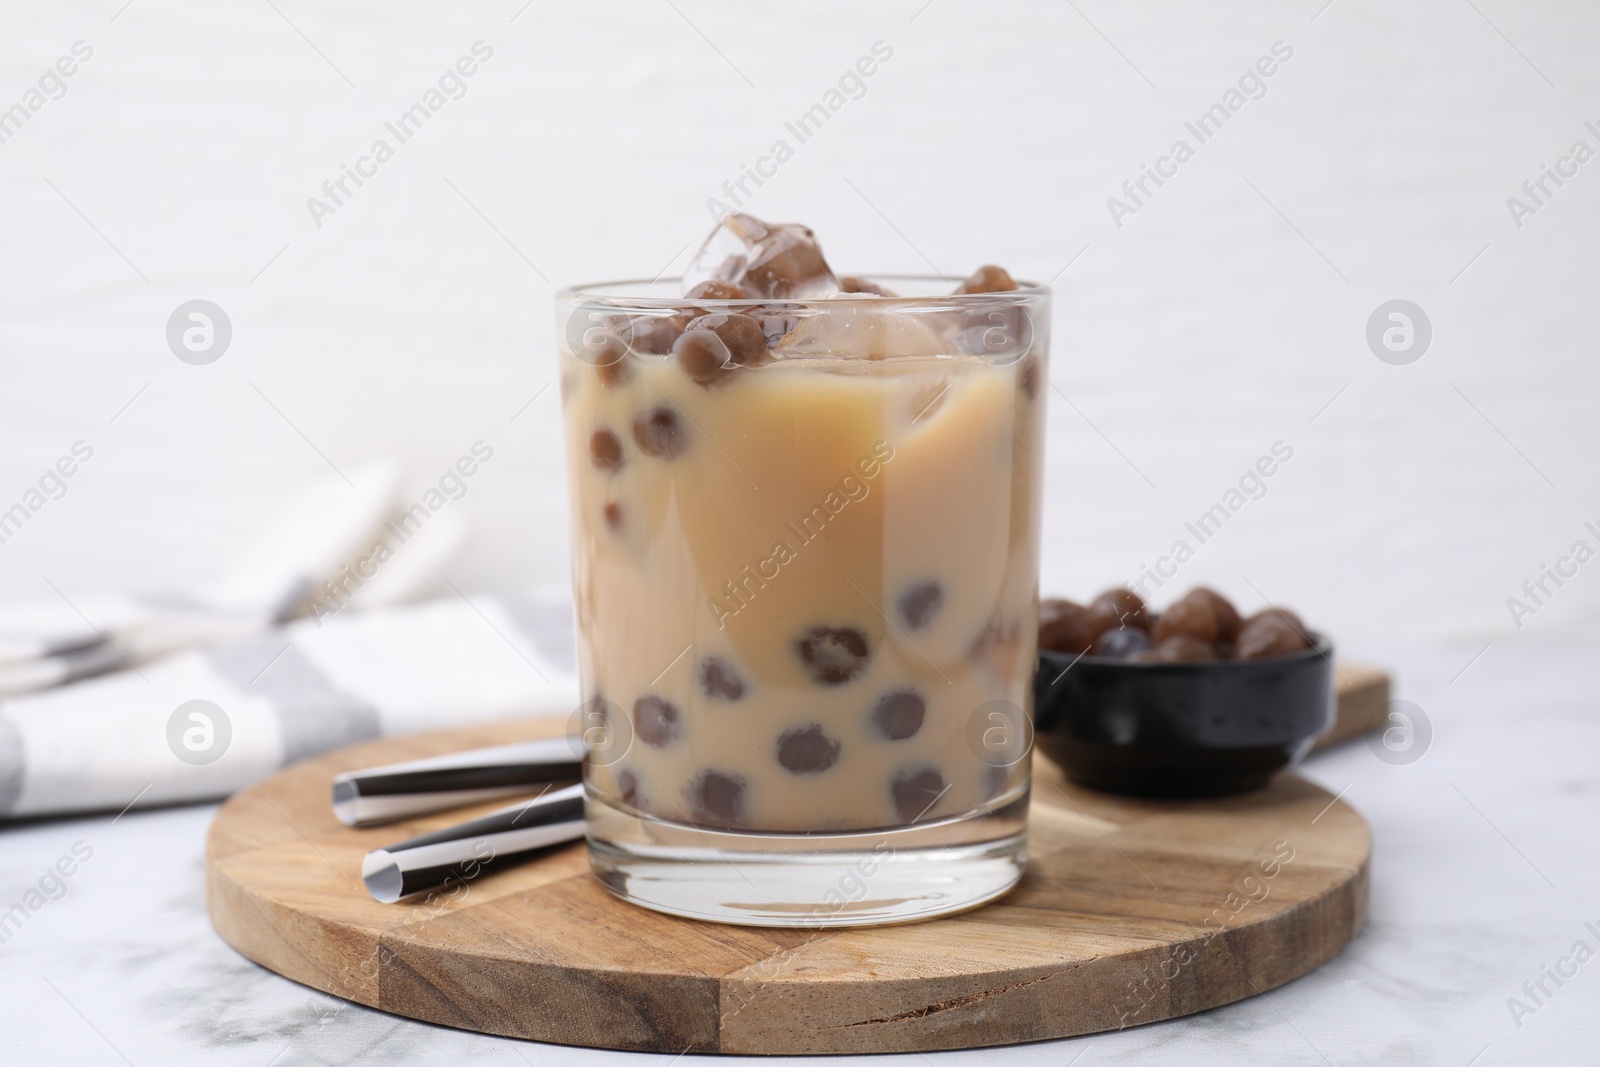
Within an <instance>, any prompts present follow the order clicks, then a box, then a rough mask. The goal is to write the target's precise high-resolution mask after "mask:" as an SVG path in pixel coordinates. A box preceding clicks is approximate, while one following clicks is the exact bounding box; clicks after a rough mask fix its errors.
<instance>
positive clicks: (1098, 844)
mask: <svg viewBox="0 0 1600 1067" xmlns="http://www.w3.org/2000/svg"><path fill="white" fill-rule="evenodd" d="M559 728H560V724H553V725H551V726H550V727H548V728H543V729H542V728H541V727H540V726H538V725H535V724H530V723H528V722H512V723H502V724H496V725H489V726H481V727H474V728H470V729H459V730H451V731H447V732H443V733H435V734H427V735H420V736H414V737H408V738H401V739H396V740H390V741H378V742H373V743H370V744H365V745H359V746H356V747H353V748H348V749H344V750H342V751H339V752H335V753H332V754H330V755H327V756H323V757H320V758H318V759H314V760H310V761H308V762H306V763H302V764H299V765H298V766H295V767H293V768H290V769H289V770H287V771H284V772H283V773H281V774H279V775H277V776H276V777H273V778H270V779H268V780H266V781H264V782H262V783H261V784H260V785H258V786H252V787H251V788H249V789H246V790H243V791H242V792H240V793H239V794H237V795H236V796H234V797H233V798H232V799H230V800H229V801H228V802H227V803H226V804H224V805H223V807H222V809H221V811H219V812H218V814H217V817H216V820H215V822H213V823H212V826H211V831H210V835H209V838H208V840H207V844H206V896H207V901H208V904H209V907H210V910H211V921H212V923H213V924H214V925H215V926H216V929H217V932H218V933H220V934H221V935H222V937H223V939H224V940H226V941H227V942H228V943H229V944H231V945H233V946H234V948H236V949H238V950H239V951H240V952H242V953H243V954H244V955H245V956H247V957H249V958H250V959H252V960H255V961H256V962H257V963H260V964H262V965H263V966H265V967H268V968H270V969H272V970H274V971H276V972H278V973H279V974H282V975H285V976H287V977H289V978H292V979H294V980H296V981H298V982H303V983H305V984H306V985H309V986H312V987H314V988H317V989H320V990H323V991H324V992H327V993H332V994H334V995H336V996H340V997H344V998H347V999H349V1000H353V1001H356V1002H357V1003H361V1004H366V1005H369V1006H371V1007H375V1008H380V1009H382V1010H384V1011H390V1012H395V1013H397V1014H400V1015H407V1016H410V1017H412V1018H416V1019H424V1020H427V1021H429V1022H434V1023H442V1024H444V1025H447V1026H456V1027H461V1028H463V1029H468V1030H478V1031H483V1032H485V1033H491V1034H502V1035H507V1036H513V1037H524V1038H533V1039H536V1040H540V1041H554V1042H560V1043H563V1044H572V1045H589V1046H596V1047H601V1048H617V1049H640V1050H652V1051H658V1052H669V1053H674V1054H676V1053H681V1052H684V1051H685V1050H692V1051H694V1052H724V1053H754V1054H772V1053H790V1054H793V1053H847V1052H906V1051H914V1050H932V1049H953V1048H975V1047H979V1046H984V1045H1002V1044H1010V1043H1013V1042H1021V1041H1037V1040H1041V1039H1045V1038H1054V1037H1067V1036H1071V1035H1074V1034H1086V1033H1093V1032H1095V1031H1100V1030H1110V1029H1117V1028H1119V1027H1121V1026H1132V1025H1138V1024H1140V1023H1147V1022H1153V1021H1156V1020H1159V1019H1169V1018H1172V1017H1174V1016H1179V1015H1187V1014H1190V1013H1192V1012H1197V1011H1203V1010H1205V1009H1207V1008H1212V1007H1216V1006H1217V1005H1219V1004H1227V1003H1230V1002H1232V1001H1235V1000H1240V999H1242V998H1244V997H1248V996H1252V995H1254V994H1256V993H1261V992H1264V991H1266V990H1269V989H1272V988H1274V987H1275V986H1279V985H1282V984H1283V983H1285V982H1288V981H1290V980H1291V979H1293V978H1296V977H1298V976H1300V975H1302V974H1305V973H1306V972H1308V971H1310V970H1312V969H1313V968H1315V967H1317V966H1318V965H1320V964H1321V963H1323V962H1324V961H1326V960H1328V959H1329V958H1331V957H1332V956H1333V955H1335V954H1336V953H1337V952H1338V951H1339V950H1340V949H1341V948H1342V947H1343V946H1344V945H1345V943H1346V942H1348V941H1349V940H1350V939H1351V938H1352V937H1353V936H1354V935H1355V933H1356V932H1357V931H1358V930H1359V929H1360V928H1361V925H1362V922H1363V921H1364V919H1365V917H1366V910H1367V885H1368V873H1367V872H1368V857H1369V855H1370V851H1371V838H1370V836H1369V834H1368V831H1367V826H1366V823H1365V822H1364V821H1363V820H1362V818H1361V816H1360V815H1358V814H1357V813H1356V812H1355V811H1354V810H1353V809H1352V808H1350V807H1349V806H1348V805H1346V804H1344V803H1343V802H1342V801H1336V800H1335V799H1334V798H1333V797H1332V796H1330V795H1329V794H1328V793H1326V792H1325V791H1323V790H1322V789H1320V788H1318V787H1317V786H1314V785H1312V784H1311V783H1309V782H1307V781H1305V780H1304V779H1302V778H1299V777H1297V776H1295V775H1292V774H1286V775H1281V776H1280V777H1279V778H1278V779H1277V780H1276V781H1275V782H1274V783H1273V784H1272V785H1271V786H1269V787H1268V788H1267V789H1265V790H1262V791H1259V792H1256V793H1252V794H1248V795H1246V796H1242V797H1231V798H1226V799H1220V800H1205V801H1198V802H1195V801H1190V802H1183V803H1175V802H1166V801H1145V800H1132V799H1127V798H1119V797H1112V796H1107V795H1104V794H1099V793H1092V792H1088V791H1085V790H1080V789H1078V788H1076V787H1074V786H1072V785H1070V784H1069V783H1068V782H1066V780H1065V779H1064V778H1063V777H1062V776H1061V773H1060V772H1059V771H1058V770H1056V768H1055V767H1054V766H1053V765H1052V764H1050V763H1049V761H1047V760H1045V759H1043V758H1042V757H1039V758H1037V759H1036V762H1035V765H1034V775H1035V776H1034V787H1033V807H1032V811H1031V814H1030V819H1029V828H1030V848H1029V856H1030V859H1029V864H1030V866H1029V870H1028V874H1027V876H1026V877H1025V878H1024V879H1023V881H1022V883H1021V884H1020V885H1019V886H1018V887H1017V889H1016V890H1014V891H1013V892H1012V893H1011V894H1010V895H1009V896H1008V897H1006V898H1004V899H1003V900H1001V901H999V902H998V903H995V904H991V905H989V906H987V907H984V908H980V909H978V910H977V911H973V912H968V913H966V914H964V915H958V916H955V917H952V918H947V919H940V920H936V921H932V922H924V923H915V924H911V925H906V926H887V927H874V928H865V929H859V930H834V931H827V932H823V931H815V930H766V929H756V928H751V927H736V926H722V925H716V924H712V923H702V922H695V921H692V920H687V919H677V918H672V917H669V916H665V915H658V914H656V913H654V912H650V911H646V910H644V909H642V908H638V907H635V906H633V905H630V904H626V903H623V902H622V901H620V900H618V899H617V898H615V897H613V896H612V895H611V894H610V893H608V892H607V891H606V890H605V889H604V888H603V887H602V886H601V885H600V883H599V882H598V881H597V880H596V879H595V878H594V877H593V876H592V875H591V874H590V873H589V870H588V860H587V857H586V855H585V852H584V848H583V846H582V845H581V844H573V845H569V846H565V847H562V848H559V849H556V850H554V851H553V852H552V853H551V854H549V855H548V856H547V857H545V858H542V859H540V860H538V861H537V862H533V863H529V864H526V865H523V866H521V867H515V868H511V869H508V870H503V871H498V872H494V873H489V874H485V875H484V876H482V877H481V878H479V879H478V880H477V881H475V882H473V883H471V884H470V885H469V886H467V887H466V888H465V889H464V890H460V889H458V890H457V891H456V895H455V898H454V899H451V898H448V897H442V896H441V897H440V898H438V899H435V900H433V901H432V902H429V901H427V900H425V899H424V900H418V901H413V902H406V903H402V904H389V905H385V904H379V903H376V902H375V901H373V900H372V899H371V898H370V897H369V896H368V895H367V893H366V891H365V890H364V889H363V888H362V886H361V877H360V870H361V858H362V856H363V855H364V854H365V853H366V852H367V850H369V849H371V848H376V847H378V846H381V845H383V844H386V843H390V842H393V841H396V840H399V839H402V838H406V837H411V836H413V835H414V834H417V833H422V832H424V831H426V830H431V829H436V828H439V827H442V826H445V825H448V824H450V823H452V822H456V821H458V820H460V819H462V818H464V817H466V816H467V815H468V814H471V812H470V811H457V812H447V813H444V814H442V815H435V816H431V817H428V818H422V819H414V820H411V821H409V822H403V823H395V824H390V825H388V826H383V827H378V828H376V829H368V830H352V829H349V828H347V827H345V826H343V825H341V824H340V823H339V822H337V821H336V820H335V819H334V817H333V813H332V811H331V810H330V808H329V803H328V792H329V783H330V780H331V779H332V777H333V775H334V774H335V773H337V772H339V771H343V770H349V769H353V768H357V767H364V766H372V765H375V764H379V763H388V762H393V761H397V760H402V759H412V758H416V757H420V756H428V755H435V754H439V753H444V752H450V751H454V750H459V749H463V748H470V747H474V746H479V745H490V744H501V743H504V742H508V741H516V740H524V739H528V738H531V737H537V736H547V735H548V734H549V733H551V732H554V730H556V729H559ZM502 803H503V802H502ZM494 806H495V805H484V806H483V808H482V809H481V810H489V809H492V808H493V807H494Z"/></svg>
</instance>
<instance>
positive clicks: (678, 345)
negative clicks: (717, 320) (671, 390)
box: [672, 330, 733, 385]
mask: <svg viewBox="0 0 1600 1067" xmlns="http://www.w3.org/2000/svg"><path fill="white" fill-rule="evenodd" d="M672 357H673V358H674V359H676V360H677V361H678V366H680V367H682V368H683V373H685V374H687V375H688V376H689V378H690V380H692V381H694V382H696V383H697V384H699V385H711V384H712V383H714V382H716V381H718V380H719V379H721V378H722V376H723V375H724V374H726V373H727V372H728V371H730V370H732V368H733V354H732V353H731V352H729V351H728V346H727V345H726V344H725V343H724V342H723V340H722V338H720V337H718V336H717V335H716V334H714V333H712V332H711V331H710V330H685V331H684V333H683V334H682V335H681V336H680V337H679V338H678V339H677V340H676V341H674V342H673V345H672Z"/></svg>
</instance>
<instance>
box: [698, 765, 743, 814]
mask: <svg viewBox="0 0 1600 1067" xmlns="http://www.w3.org/2000/svg"><path fill="white" fill-rule="evenodd" d="M748 785H749V783H748V782H746V781H745V780H744V778H743V777H742V776H740V775H737V774H729V773H727V772H725V771H712V770H706V771H701V772H700V774H699V775H698V776H697V777H696V778H695V780H694V781H692V782H690V783H689V791H688V795H689V806H690V808H691V809H692V810H693V811H694V817H695V818H696V819H697V820H698V821H700V822H704V823H710V824H712V825H715V826H735V825H737V824H738V823H740V822H741V821H743V819H744V795H745V790H746V788H747V786H748Z"/></svg>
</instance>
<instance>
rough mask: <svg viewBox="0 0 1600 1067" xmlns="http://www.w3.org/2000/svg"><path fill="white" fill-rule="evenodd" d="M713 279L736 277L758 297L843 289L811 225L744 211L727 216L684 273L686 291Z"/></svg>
mask: <svg viewBox="0 0 1600 1067" xmlns="http://www.w3.org/2000/svg"><path fill="white" fill-rule="evenodd" d="M708 281H720V282H731V283H732V284H734V285H739V286H742V287H743V288H744V289H745V290H746V291H748V292H750V293H751V294H753V295H755V296H761V297H775V298H777V299H780V300H815V299H818V298H821V297H829V296H833V295H835V294H836V293H838V292H839V280H838V279H837V278H835V277H834V275H833V271H832V270H830V269H828V261H827V260H825V259H823V258H822V248H821V246H820V245H818V244H817V237H816V234H814V233H812V232H811V229H810V228H809V227H807V226H801V225H800V224H799V223H795V222H775V223H769V222H762V221H761V220H760V219H758V218H756V217H755V216H754V215H744V214H738V215H729V216H728V217H727V218H725V219H723V220H722V222H721V223H720V224H719V225H718V226H717V228H716V229H715V230H713V231H711V236H710V237H707V238H706V242H705V244H703V245H701V246H700V251H698V252H696V253H695V256H694V259H693V260H691V261H690V263H689V266H688V268H687V269H686V270H685V271H684V272H683V284H684V286H685V287H686V290H687V289H689V288H693V287H694V286H696V285H699V284H701V283H703V282H708Z"/></svg>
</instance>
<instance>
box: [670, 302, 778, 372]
mask: <svg viewBox="0 0 1600 1067" xmlns="http://www.w3.org/2000/svg"><path fill="white" fill-rule="evenodd" d="M672 351H673V355H675V356H676V357H677V359H678V363H679V364H680V365H681V366H682V367H683V369H684V373H686V374H688V375H689V377H691V378H693V379H694V380H695V381H696V382H699V383H700V384H701V385H712V384H714V383H716V382H718V381H722V380H725V378H724V376H725V375H726V374H728V373H729V372H731V371H733V370H736V369H737V368H739V367H753V366H756V365H757V364H760V363H764V362H766V361H767V337H766V333H765V332H764V331H763V330H762V328H761V323H759V322H758V321H756V320H755V319H753V318H751V317H750V316H749V315H741V314H724V313H722V312H714V313H712V314H708V315H701V316H700V317H699V318H696V319H694V320H693V321H692V322H690V323H689V328H688V329H687V330H685V331H684V334H683V336H682V337H680V338H678V340H677V342H676V343H674V344H673V346H672Z"/></svg>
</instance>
